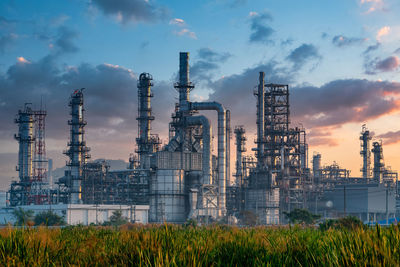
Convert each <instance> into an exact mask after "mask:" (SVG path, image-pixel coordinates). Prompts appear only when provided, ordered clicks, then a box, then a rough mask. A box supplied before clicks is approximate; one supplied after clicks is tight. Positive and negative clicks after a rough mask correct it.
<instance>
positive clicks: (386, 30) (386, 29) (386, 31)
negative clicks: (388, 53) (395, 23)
mask: <svg viewBox="0 0 400 267" xmlns="http://www.w3.org/2000/svg"><path fill="white" fill-rule="evenodd" d="M389 33H390V27H389V26H384V27H382V28H380V29H379V31H378V33H377V34H376V40H378V41H380V40H381V38H382V37H383V36H385V35H388V34H389Z"/></svg>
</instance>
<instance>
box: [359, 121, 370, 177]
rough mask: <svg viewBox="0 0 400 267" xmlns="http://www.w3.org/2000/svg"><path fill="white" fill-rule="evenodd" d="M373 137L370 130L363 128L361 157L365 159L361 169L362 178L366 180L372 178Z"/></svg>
mask: <svg viewBox="0 0 400 267" xmlns="http://www.w3.org/2000/svg"><path fill="white" fill-rule="evenodd" d="M371 139H372V137H371V135H370V132H369V130H368V129H367V127H366V126H365V124H364V125H363V126H362V131H361V135H360V145H361V150H360V155H361V156H362V158H363V165H362V168H361V172H362V177H363V178H365V179H369V178H371V148H370V141H371Z"/></svg>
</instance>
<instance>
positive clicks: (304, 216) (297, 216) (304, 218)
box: [283, 209, 321, 224]
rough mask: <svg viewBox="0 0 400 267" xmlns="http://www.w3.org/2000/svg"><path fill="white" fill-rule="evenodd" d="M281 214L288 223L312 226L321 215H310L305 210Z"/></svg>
mask: <svg viewBox="0 0 400 267" xmlns="http://www.w3.org/2000/svg"><path fill="white" fill-rule="evenodd" d="M283 214H285V216H286V218H288V219H289V222H290V223H305V224H313V223H315V221H316V220H318V219H319V218H320V217H321V215H316V214H312V213H311V212H309V211H308V210H306V209H294V210H293V211H291V212H286V211H284V212H283Z"/></svg>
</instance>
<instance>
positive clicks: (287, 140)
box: [0, 52, 400, 225]
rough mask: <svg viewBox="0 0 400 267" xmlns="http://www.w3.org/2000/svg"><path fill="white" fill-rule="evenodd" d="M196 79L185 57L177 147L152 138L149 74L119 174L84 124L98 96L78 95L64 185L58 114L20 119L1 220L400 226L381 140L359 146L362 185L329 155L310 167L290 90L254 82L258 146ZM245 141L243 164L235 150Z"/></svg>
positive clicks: (365, 138) (364, 139)
mask: <svg viewBox="0 0 400 267" xmlns="http://www.w3.org/2000/svg"><path fill="white" fill-rule="evenodd" d="M189 73H190V71H189V53H187V52H181V53H180V55H179V75H178V77H179V80H178V81H177V82H176V83H175V84H174V85H173V86H174V88H175V89H176V91H177V93H178V95H179V97H178V100H179V101H178V103H176V104H175V109H174V113H173V114H172V116H171V121H170V123H169V135H168V141H167V142H165V145H162V144H163V142H162V141H161V139H160V137H159V135H158V134H156V133H153V132H152V128H151V124H152V121H153V120H155V116H154V114H153V112H152V104H151V100H152V98H153V97H157V96H154V95H153V92H152V86H153V77H152V76H151V74H149V73H142V74H140V75H139V79H138V83H137V89H138V114H137V121H138V134H137V138H136V150H135V151H133V152H134V153H132V154H131V155H129V164H128V166H127V168H126V169H124V170H111V169H110V166H109V165H108V163H107V162H106V161H90V154H89V152H90V149H89V147H88V146H87V144H86V142H85V126H86V124H87V123H90V121H88V122H87V121H86V120H85V116H84V112H85V108H84V96H85V97H90V95H88V96H86V95H85V90H84V89H78V90H75V91H73V92H72V94H71V97H70V99H69V102H68V104H69V107H70V116H71V118H70V120H69V121H68V125H69V127H70V136H69V141H68V142H67V149H66V150H65V151H64V154H65V155H66V157H67V158H68V161H67V167H68V168H67V170H66V171H65V174H64V176H63V177H55V178H54V184H55V186H52V185H51V183H50V182H49V179H48V177H47V176H48V173H49V172H48V160H47V158H46V148H45V118H46V114H47V113H46V111H45V110H44V109H42V108H41V109H40V110H33V109H32V106H31V105H30V104H25V106H24V108H23V109H22V110H19V111H18V115H17V118H16V120H15V123H16V124H17V125H18V133H17V134H16V135H15V139H16V140H17V141H18V144H19V154H18V166H17V169H16V170H17V171H18V173H19V179H18V181H13V182H12V183H11V185H10V189H9V191H8V192H7V205H8V207H7V208H5V209H3V210H2V211H0V219H1V220H3V219H2V218H9V215H10V212H11V210H12V209H14V208H16V207H22V208H24V209H30V210H34V211H35V212H37V211H42V210H46V209H52V210H54V211H55V212H58V213H59V214H61V215H63V216H65V218H66V221H67V222H68V223H70V224H77V223H81V224H90V223H100V222H103V221H105V220H107V219H108V218H109V216H110V215H111V213H112V212H113V211H115V210H121V211H123V215H124V216H125V217H127V218H129V220H130V221H131V222H139V223H148V222H150V223H163V222H170V223H179V224H181V223H185V222H187V221H188V220H195V221H197V222H199V223H201V224H207V223H212V222H217V221H220V222H224V223H231V224H239V225H240V224H241V222H242V220H243V217H244V216H248V215H249V214H252V215H254V218H255V219H256V221H255V224H260V225H275V224H285V223H287V222H288V221H287V218H286V217H285V213H286V212H290V211H292V210H294V209H296V208H300V209H308V210H309V211H311V212H312V213H315V214H320V215H321V216H323V218H337V217H342V216H346V215H353V216H357V217H359V218H360V219H361V220H363V221H365V222H376V221H379V220H384V219H386V220H387V219H389V218H395V217H396V214H398V213H399V212H400V210H399V208H396V207H397V206H398V205H396V203H397V200H398V199H400V198H399V195H398V190H397V188H398V174H397V172H395V171H393V170H391V169H390V167H387V166H386V165H385V162H384V156H383V146H382V142H381V141H379V140H376V141H375V140H373V136H372V134H371V132H370V131H369V130H368V129H367V127H366V125H363V126H362V130H361V133H360V137H359V139H360V144H361V145H360V161H362V166H363V167H362V169H361V173H362V177H352V176H351V175H350V171H349V170H347V169H345V168H343V167H340V166H339V165H338V164H336V163H333V164H332V165H328V166H323V165H322V163H321V162H322V161H321V160H322V155H321V154H319V153H314V154H313V155H312V158H311V162H312V166H311V167H309V164H308V162H309V160H310V159H309V148H308V143H307V138H306V137H307V135H306V129H304V128H303V127H297V126H293V125H292V124H291V117H290V115H291V113H290V101H289V100H290V89H289V86H288V85H285V84H275V83H271V82H270V81H265V73H264V72H260V73H259V76H258V77H254V85H255V89H254V91H253V92H252V91H251V90H250V88H249V90H248V91H247V92H248V93H249V94H250V93H253V94H254V96H255V97H256V100H257V105H256V106H254V107H250V108H254V109H256V110H257V117H256V118H255V119H256V120H255V121H256V124H257V137H256V139H255V140H254V145H253V143H252V142H250V140H248V139H247V137H246V129H245V128H244V126H240V125H237V126H233V127H231V113H230V110H229V107H225V106H224V105H223V103H218V102H194V101H192V100H191V98H190V93H191V91H192V90H193V89H194V88H195V85H194V84H193V83H192V82H191V81H190V77H189ZM66 103H67V101H66ZM204 111H214V112H215V113H216V115H217V116H216V118H217V121H216V122H215V123H216V125H217V129H216V133H217V134H216V136H217V140H216V141H217V142H216V143H217V146H216V148H215V149H214V148H213V133H212V125H213V123H212V121H210V119H209V118H208V117H206V116H205V115H204ZM232 128H233V129H232ZM233 140H234V142H235V147H236V149H235V150H236V153H235V154H236V157H235V160H231V151H230V149H231V141H233ZM251 141H253V140H251ZM372 141H373V142H372ZM371 143H372V145H371ZM213 151H216V153H215V154H214V153H213ZM127 158H128V155H127ZM231 163H233V164H234V167H233V168H232V170H234V171H233V172H232V173H231ZM7 216H8V217H7Z"/></svg>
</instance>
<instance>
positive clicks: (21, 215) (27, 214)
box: [13, 208, 33, 226]
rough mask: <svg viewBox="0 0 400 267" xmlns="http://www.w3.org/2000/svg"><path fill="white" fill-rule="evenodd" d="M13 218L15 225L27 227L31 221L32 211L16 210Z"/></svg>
mask: <svg viewBox="0 0 400 267" xmlns="http://www.w3.org/2000/svg"><path fill="white" fill-rule="evenodd" d="M13 216H14V218H15V220H16V222H15V225H20V226H22V225H28V224H29V223H30V222H32V221H33V210H24V209H22V208H16V209H14V211H13Z"/></svg>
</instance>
